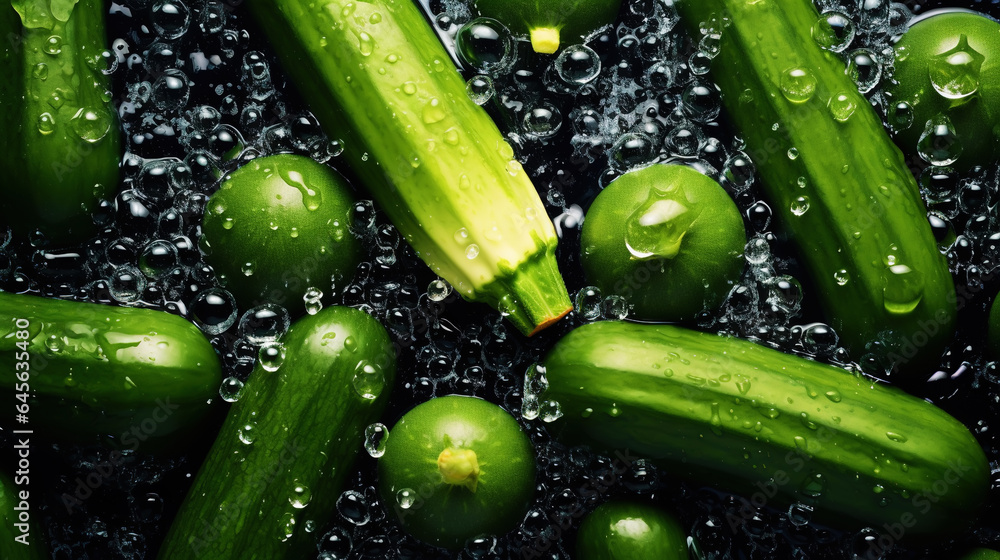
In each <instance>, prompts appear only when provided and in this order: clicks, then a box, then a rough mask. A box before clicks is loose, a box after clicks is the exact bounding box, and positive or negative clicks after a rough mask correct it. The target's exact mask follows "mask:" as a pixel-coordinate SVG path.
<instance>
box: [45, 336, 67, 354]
mask: <svg viewBox="0 0 1000 560" xmlns="http://www.w3.org/2000/svg"><path fill="white" fill-rule="evenodd" d="M45 347H46V348H48V349H49V351H50V352H53V353H59V352H62V350H63V349H64V348H66V341H65V340H64V339H62V338H60V337H58V336H56V335H54V334H53V335H49V337H48V338H46V339H45Z"/></svg>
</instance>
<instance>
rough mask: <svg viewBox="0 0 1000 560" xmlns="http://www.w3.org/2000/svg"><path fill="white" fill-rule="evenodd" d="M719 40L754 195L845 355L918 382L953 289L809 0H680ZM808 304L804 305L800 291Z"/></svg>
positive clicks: (947, 327)
mask: <svg viewBox="0 0 1000 560" xmlns="http://www.w3.org/2000/svg"><path fill="white" fill-rule="evenodd" d="M676 5H677V9H678V11H679V12H680V14H681V16H682V18H683V19H684V20H685V22H686V23H687V25H688V28H689V29H691V30H692V33H695V34H697V33H699V30H701V29H704V30H707V31H709V32H713V33H719V34H720V36H721V43H720V50H719V54H718V56H716V57H715V58H714V59H713V63H712V76H713V78H714V79H715V81H716V83H717V84H718V86H719V88H720V89H721V92H722V101H723V104H724V106H725V108H726V109H727V112H728V116H729V118H730V119H731V120H732V122H733V123H734V124H735V125H736V128H737V129H738V131H739V134H740V135H741V136H742V138H743V139H744V140H745V141H746V150H747V152H748V154H749V155H750V156H751V158H752V159H753V161H754V163H755V164H756V167H757V170H758V171H759V173H760V177H761V180H762V183H763V184H762V187H763V191H764V195H765V198H766V199H767V200H768V202H770V203H771V207H772V208H774V211H775V214H776V215H777V216H778V217H779V220H780V225H781V226H782V227H783V229H784V231H785V233H786V234H787V236H788V237H789V238H790V239H791V241H792V242H794V243H795V244H796V246H797V247H798V249H799V253H800V254H801V257H802V260H803V264H804V265H806V268H807V269H808V271H809V273H810V276H811V281H812V282H811V285H812V286H813V287H814V288H815V294H816V296H813V297H816V299H818V300H819V301H820V302H821V303H822V305H823V307H824V309H825V312H826V315H827V317H828V322H829V323H830V324H831V325H832V326H833V328H834V329H835V330H836V331H837V333H838V334H839V335H840V341H841V343H842V344H843V345H844V346H845V347H847V348H848V350H850V351H851V355H852V357H854V358H855V359H861V358H862V357H863V356H864V355H865V353H866V345H868V344H869V343H872V342H880V344H879V345H871V346H869V347H868V348H867V351H870V352H871V354H872V356H873V357H875V358H876V359H877V360H878V362H879V364H880V366H884V367H885V368H886V369H887V370H888V369H890V368H892V367H893V366H895V367H896V368H897V369H898V370H899V371H900V373H901V374H902V376H900V375H898V374H897V375H896V376H894V378H895V379H897V380H902V379H905V378H906V377H910V380H911V381H912V380H913V376H915V375H917V374H920V373H926V370H927V369H928V368H930V367H933V366H934V365H935V364H936V363H937V362H938V361H939V359H940V357H941V352H942V351H943V349H944V347H945V345H946V344H947V343H948V342H950V340H951V337H952V333H953V332H954V327H955V315H956V301H957V298H956V296H955V290H954V284H953V282H952V278H951V274H950V273H949V271H948V263H947V262H946V259H945V257H944V256H943V255H942V254H941V253H940V252H939V251H938V248H937V243H936V242H935V240H934V235H933V233H932V232H931V227H930V225H929V223H928V221H927V212H926V209H925V207H924V204H923V201H922V200H921V198H920V192H919V189H918V187H917V183H916V180H915V179H914V177H913V175H912V174H911V173H910V171H909V170H908V169H907V166H906V163H905V161H904V158H903V155H902V153H901V152H900V151H899V149H898V148H896V146H895V145H894V144H893V143H892V141H891V140H890V139H889V136H888V133H887V132H886V131H885V129H884V127H883V125H882V121H881V120H880V119H879V117H878V116H877V115H876V114H875V111H874V110H873V109H872V107H871V104H870V103H869V102H868V101H867V100H866V99H865V98H864V97H863V96H862V95H861V94H860V93H858V87H857V85H856V84H855V83H854V82H853V81H852V80H851V78H850V77H849V76H848V75H847V74H845V68H844V64H843V62H841V61H840V59H839V58H838V57H837V55H836V54H834V53H832V52H829V51H825V50H823V49H821V48H820V46H819V45H818V44H817V43H816V41H815V40H813V38H812V37H811V30H812V28H813V26H814V24H815V23H816V22H817V21H818V20H819V14H818V13H817V12H816V9H815V8H814V7H813V3H812V2H810V1H809V0H787V1H782V2H776V1H774V0H764V1H759V2H744V1H743V0H680V1H678V2H676ZM807 297H808V296H807Z"/></svg>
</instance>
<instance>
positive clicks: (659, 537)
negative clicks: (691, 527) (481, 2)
mask: <svg viewBox="0 0 1000 560" xmlns="http://www.w3.org/2000/svg"><path fill="white" fill-rule="evenodd" d="M574 558H577V559H578V560H631V559H633V558H656V559H657V560H688V545H687V535H685V534H684V529H682V528H681V526H680V523H678V522H677V520H676V519H675V518H674V516H672V515H670V514H668V513H667V512H665V511H663V510H662V509H660V508H658V507H655V506H652V505H649V504H644V503H639V502H623V501H614V502H605V503H604V504H601V505H600V506H598V507H597V509H595V510H594V511H593V512H592V513H591V514H590V515H588V516H587V517H585V518H584V519H583V523H581V524H580V532H579V533H577V537H576V556H575V557H574Z"/></svg>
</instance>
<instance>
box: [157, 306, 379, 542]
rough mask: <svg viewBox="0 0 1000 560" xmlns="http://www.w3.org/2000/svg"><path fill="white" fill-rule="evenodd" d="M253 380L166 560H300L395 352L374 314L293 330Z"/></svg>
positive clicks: (314, 318) (338, 314)
mask: <svg viewBox="0 0 1000 560" xmlns="http://www.w3.org/2000/svg"><path fill="white" fill-rule="evenodd" d="M281 344H282V345H283V347H272V348H271V349H272V350H273V352H266V351H265V353H264V356H265V357H264V358H262V359H261V360H259V361H258V363H257V366H256V367H255V368H254V371H253V373H251V374H250V377H249V378H248V379H247V381H246V384H245V386H244V387H243V389H242V391H241V393H240V395H239V400H237V401H236V402H235V403H234V404H233V406H232V408H231V409H230V410H229V414H228V415H227V416H226V421H225V423H224V424H223V426H222V429H221V430H220V431H219V435H218V437H217V438H216V440H215V443H214V444H213V446H212V449H211V450H210V451H209V454H208V457H207V458H206V459H205V462H204V463H203V464H202V466H201V469H200V470H199V471H198V475H197V477H196V478H195V480H194V484H193V485H192V487H191V490H190V491H189V492H188V495H187V497H186V498H185V500H184V503H183V504H182V505H181V509H180V511H179V512H178V514H177V517H176V518H175V520H174V522H173V524H172V525H171V526H170V531H169V533H168V534H167V537H166V539H165V541H164V543H163V547H162V549H161V550H160V553H159V558H161V559H162V560H183V559H192V560H194V559H202V558H212V559H214V560H245V559H248V558H259V559H262V560H264V559H266V560H280V559H288V560H299V559H301V558H306V557H307V556H309V555H310V554H315V551H316V533H315V531H317V530H319V529H321V528H322V527H325V526H326V525H327V523H328V522H329V520H330V517H331V516H332V515H333V513H334V511H335V506H336V500H337V497H338V496H339V495H340V492H341V487H342V485H343V483H344V481H345V480H346V479H347V477H348V476H349V475H350V473H351V472H352V471H351V465H352V463H353V462H354V459H355V457H356V456H357V454H358V453H359V452H360V451H361V450H362V449H364V443H365V428H366V427H367V426H368V425H369V424H371V423H373V422H375V421H376V420H377V419H378V417H379V415H380V414H381V412H382V409H383V408H384V407H385V404H386V402H387V401H388V398H389V393H390V391H391V389H392V384H393V380H394V378H395V373H396V370H395V368H396V362H395V359H396V355H395V351H394V349H393V346H392V343H391V341H390V340H389V335H388V334H387V333H386V331H385V329H384V328H383V327H382V325H380V324H379V322H378V321H377V320H375V319H374V318H372V317H371V316H370V315H368V314H367V313H365V312H364V311H361V310H358V309H353V308H348V307H327V308H325V309H323V310H322V311H320V312H319V313H317V314H315V315H307V316H306V317H304V318H302V319H300V320H298V321H297V322H295V323H294V324H292V326H291V328H290V329H289V330H288V332H287V333H286V334H285V336H284V337H282V339H281Z"/></svg>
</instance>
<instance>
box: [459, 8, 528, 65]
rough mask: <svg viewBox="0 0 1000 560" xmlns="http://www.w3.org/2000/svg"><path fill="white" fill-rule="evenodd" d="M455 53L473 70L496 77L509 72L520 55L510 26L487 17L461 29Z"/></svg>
mask: <svg viewBox="0 0 1000 560" xmlns="http://www.w3.org/2000/svg"><path fill="white" fill-rule="evenodd" d="M455 51H456V53H457V54H458V58H459V59H460V60H461V61H462V62H463V63H464V64H466V65H468V66H469V67H470V68H473V69H475V70H476V71H478V72H484V73H489V74H493V75H498V74H502V73H505V72H507V71H508V70H510V68H511V66H513V64H514V62H515V60H516V55H517V49H516V47H515V43H514V37H513V36H512V35H511V33H510V31H509V30H508V29H507V27H505V26H504V25H503V24H502V23H500V22H499V21H497V20H495V19H492V18H485V17H481V18H476V19H474V20H472V21H470V22H468V23H466V24H465V25H463V26H462V27H461V28H460V29H459V30H458V33H457V34H456V35H455Z"/></svg>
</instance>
